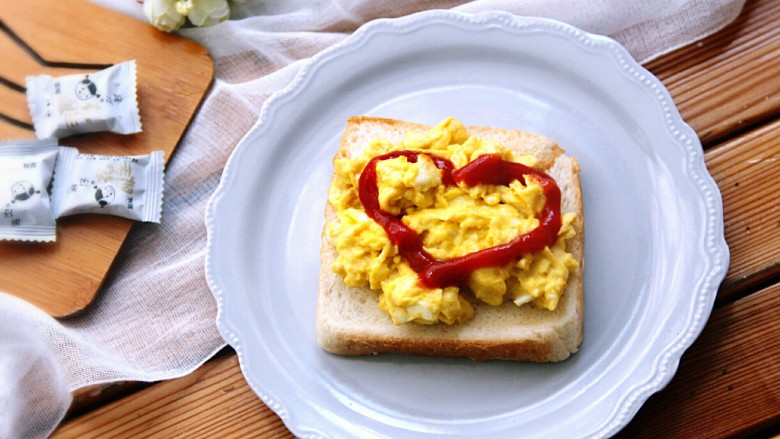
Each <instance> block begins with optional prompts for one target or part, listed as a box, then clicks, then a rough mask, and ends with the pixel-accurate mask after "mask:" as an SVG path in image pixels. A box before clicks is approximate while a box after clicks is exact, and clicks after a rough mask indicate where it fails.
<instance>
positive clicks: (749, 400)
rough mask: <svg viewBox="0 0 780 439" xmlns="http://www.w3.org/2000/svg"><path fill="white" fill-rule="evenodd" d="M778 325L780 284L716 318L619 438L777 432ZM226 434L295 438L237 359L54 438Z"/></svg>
mask: <svg viewBox="0 0 780 439" xmlns="http://www.w3.org/2000/svg"><path fill="white" fill-rule="evenodd" d="M779 320H780V284H778V285H775V286H773V287H771V288H768V289H766V290H764V291H761V292H759V293H757V294H753V295H751V296H748V297H747V298H744V299H741V300H739V301H736V302H733V303H731V304H728V305H726V306H724V307H722V308H720V309H718V310H716V311H715V312H714V313H713V316H712V318H711V319H710V321H709V323H708V324H707V327H706V328H705V330H704V332H703V333H702V335H701V336H700V337H699V339H698V340H697V341H696V342H695V343H694V345H693V347H692V348H691V349H690V350H689V351H688V352H687V353H686V354H685V355H684V356H683V359H682V361H681V364H680V369H679V371H678V374H677V376H676V377H675V378H674V379H673V381H672V383H671V384H670V385H669V386H668V387H667V389H666V390H664V391H662V392H660V393H658V394H657V395H654V396H653V397H651V398H650V400H649V401H648V402H647V403H646V404H645V406H644V407H643V408H642V409H641V410H640V412H639V414H638V416H637V417H636V418H635V420H634V421H633V422H631V424H630V425H629V426H628V427H627V428H626V429H625V430H624V431H623V432H621V437H626V438H634V437H685V438H695V437H701V438H714V437H724V436H726V435H729V434H733V433H739V432H742V433H744V432H746V431H753V430H758V429H761V428H764V427H766V426H770V425H773V424H774V423H777V422H780V409H779V408H780V368H779V367H776V361H777V358H778V355H780V325H777V324H776V323H777V321H779ZM746 407H750V410H745V408H746ZM661 419H662V420H663V422H659V420H661ZM228 432H229V433H231V434H236V435H238V436H241V435H244V434H247V433H249V432H251V433H252V434H253V435H257V436H266V435H267V436H273V437H289V436H290V434H289V432H288V431H287V430H286V428H285V427H284V424H283V423H282V422H281V420H280V419H279V418H278V417H277V416H276V415H275V414H273V413H272V412H271V411H270V409H269V408H268V407H267V406H265V405H264V404H262V403H261V402H260V400H259V399H258V398H257V397H256V396H255V395H254V393H253V392H252V390H251V389H250V388H249V386H248V385H247V384H246V381H245V380H244V379H243V375H242V374H241V369H240V367H239V365H238V359H237V356H236V355H235V353H231V354H230V355H228V356H225V357H220V358H216V359H215V360H213V361H211V362H209V363H207V364H206V365H204V366H203V367H202V368H200V369H199V370H197V371H196V372H194V373H193V374H192V375H189V376H186V377H184V378H179V379H176V380H171V381H166V382H162V383H158V384H156V385H154V386H152V387H149V388H147V389H144V390H142V391H140V392H138V393H135V394H133V395H130V396H128V397H125V398H123V399H121V400H119V401H116V402H113V403H111V404H108V405H106V406H104V407H101V408H100V409H98V410H95V411H93V412H90V413H88V414H85V415H83V416H80V417H77V418H74V419H71V420H69V421H67V422H66V423H64V424H63V425H62V426H61V428H59V429H58V430H57V431H56V432H55V434H54V436H53V437H55V438H71V437H85V438H90V437H117V438H119V437H121V438H125V437H139V436H148V435H157V436H162V437H170V436H176V435H179V436H183V437H193V436H205V437H213V436H220V437H222V435H224V434H226V433H228Z"/></svg>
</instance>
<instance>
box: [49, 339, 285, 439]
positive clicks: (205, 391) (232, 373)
mask: <svg viewBox="0 0 780 439" xmlns="http://www.w3.org/2000/svg"><path fill="white" fill-rule="evenodd" d="M250 436H251V437H275V438H277V437H278V438H283V437H289V438H291V437H294V436H293V435H292V434H291V433H290V432H289V431H288V430H287V428H286V427H285V426H284V424H283V423H282V421H281V419H279V417H278V416H277V415H276V414H275V413H274V412H273V411H271V409H269V408H268V407H267V406H266V405H265V404H263V403H262V402H261V401H260V399H258V398H257V396H256V395H255V394H254V392H253V391H252V389H250V388H249V386H248V385H247V384H246V381H245V380H244V377H243V375H242V374H241V369H240V367H239V365H238V357H237V356H236V355H235V353H233V352H232V351H231V354H230V355H228V356H222V357H218V358H216V359H214V360H212V361H210V362H208V363H206V364H205V365H203V366H202V367H201V368H199V369H198V370H196V371H195V372H193V373H192V374H190V375H187V376H185V377H183V378H179V379H175V380H171V381H166V382H163V383H159V384H156V385H153V386H151V387H148V388H146V389H143V390H141V391H139V392H137V393H134V394H132V395H130V396H127V397H125V398H122V399H120V400H118V401H115V402H113V403H111V404H108V405H106V406H104V407H101V408H99V409H97V410H94V411H91V412H89V413H87V414H84V415H82V416H79V417H77V418H74V419H71V420H69V421H66V422H65V423H63V424H62V425H61V426H60V428H59V429H57V431H55V432H54V435H53V436H52V437H53V438H103V437H112V438H142V437H143V438H146V437H219V438H223V437H224V438H229V437H250Z"/></svg>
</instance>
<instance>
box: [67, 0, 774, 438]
mask: <svg viewBox="0 0 780 439" xmlns="http://www.w3.org/2000/svg"><path fill="white" fill-rule="evenodd" d="M778 60H780V2H777V1H769V0H761V1H748V2H747V3H746V4H745V9H744V11H743V13H742V15H741V16H740V17H739V19H737V20H736V22H735V23H733V24H732V25H730V26H728V27H727V28H725V29H723V30H722V31H720V32H718V33H716V34H715V35H712V36H711V37H709V38H706V39H704V40H703V41H701V42H697V43H693V44H691V45H689V46H687V47H684V48H681V49H679V50H677V51H674V52H672V53H670V54H667V55H665V56H663V57H661V58H659V59H657V60H655V61H653V62H651V63H649V64H648V65H647V67H648V68H649V69H650V70H651V71H652V72H653V73H654V74H656V75H657V76H658V77H659V78H660V79H661V80H662V81H663V82H664V83H665V85H666V86H667V87H668V88H669V90H670V92H671V94H672V96H673V98H674V100H675V102H676V103H677V104H678V106H679V108H680V111H681V113H682V115H683V117H684V118H685V119H686V120H687V121H688V122H689V123H690V124H691V125H692V126H693V127H694V129H695V130H696V131H697V133H698V134H699V135H700V137H701V138H702V141H703V143H704V144H705V147H706V148H707V151H706V153H705V161H706V163H707V167H708V169H709V170H710V172H711V174H712V175H713V178H714V179H715V181H716V182H717V184H718V186H719V187H720V190H721V193H722V196H723V204H724V216H725V233H726V240H727V242H728V244H729V248H730V251H731V264H730V269H729V272H728V274H727V276H726V279H725V280H724V282H723V284H722V285H721V288H720V291H719V295H718V301H717V302H716V308H715V310H714V311H713V314H712V316H711V318H710V320H709V322H708V324H707V326H706V328H705V330H704V332H703V333H702V334H701V336H700V337H699V338H698V339H697V340H696V342H695V343H694V345H693V346H692V347H691V348H690V349H689V350H688V351H687V352H686V353H685V355H684V356H683V358H682V361H681V363H680V366H679V369H678V372H677V374H676V376H675V378H674V379H673V380H672V381H671V383H670V384H669V385H668V386H667V387H666V389H664V390H662V391H661V392H659V393H657V394H656V395H654V396H652V397H651V398H650V399H649V400H648V401H647V403H646V404H644V405H643V407H642V408H641V409H640V411H639V413H638V414H637V416H636V417H635V418H634V419H633V421H632V422H631V423H630V424H629V425H628V426H627V427H626V429H624V431H622V432H620V433H619V434H618V437H619V438H634V437H662V438H698V437H701V438H727V437H729V438H731V437H748V436H751V435H752V437H762V438H763V437H772V436H776V435H777V432H778V429H779V428H780V367H778V366H777V364H778V363H780V325H778V324H777V322H778V321H779V320H780V269H779V268H778V267H780V250H779V249H780V201H779V200H780V196H778V189H780V184H779V183H777V182H778V177H780V175H778V173H780V171H779V170H778V169H780V166H778V164H779V163H780V160H778V159H780V82H778V78H780V62H778ZM196 374H198V375H197V378H192V377H185V378H181V379H179V380H172V381H167V382H162V383H157V384H155V385H153V386H151V387H149V388H147V389H144V390H142V391H140V392H138V393H135V394H132V395H129V396H126V397H125V398H123V399H122V400H120V401H116V402H112V403H109V404H106V405H104V406H103V407H101V408H100V409H99V410H97V411H92V412H89V413H87V414H86V415H81V416H77V417H74V418H72V419H70V420H68V421H67V422H66V423H65V424H64V425H63V427H62V428H61V429H60V430H58V432H57V434H56V435H55V437H75V436H74V435H75V433H77V432H79V433H85V432H88V431H89V430H90V428H101V429H103V430H101V431H110V432H113V433H118V434H117V435H116V436H117V437H132V436H133V435H132V434H124V432H122V430H120V429H121V425H122V424H123V423H127V422H131V421H133V420H134V419H136V417H140V419H142V421H141V423H146V425H152V426H155V425H164V426H165V430H163V431H164V432H165V433H166V434H168V435H181V436H199V435H205V436H209V435H213V434H221V433H236V432H252V433H251V436H254V437H276V436H281V437H289V432H288V431H287V430H286V429H285V428H284V425H283V423H282V421H281V420H280V419H279V418H278V417H276V416H275V415H273V414H272V412H271V411H270V409H269V408H268V407H266V406H265V405H262V404H259V405H251V407H247V405H250V404H251V403H250V402H249V401H251V400H252V399H251V395H252V393H251V389H249V387H248V386H247V385H246V383H245V381H243V380H241V379H239V378H240V377H241V371H240V368H239V366H238V364H237V362H236V356H235V354H234V353H232V351H229V353H228V354H227V355H223V356H220V357H218V358H215V359H214V360H212V361H210V362H209V363H207V364H206V365H205V366H204V367H203V368H201V369H200V370H199V371H198V372H196ZM225 383H227V385H228V386H230V388H231V391H230V392H229V396H228V397H225V396H226V395H225V392H224V391H222V390H221V389H222V387H221V386H222V385H224V384H225ZM200 392H205V394H204V395H203V396H201V398H202V399H203V400H206V401H215V400H217V399H218V398H221V397H225V399H220V406H219V408H212V409H211V412H209V413H211V414H212V415H213V417H212V416H207V415H205V414H201V413H202V412H200V409H199V404H200V401H198V400H195V399H187V398H188V395H192V394H194V393H195V394H200ZM161 398H170V399H171V400H185V401H188V402H184V403H182V404H179V405H177V406H176V411H175V413H174V414H172V415H171V416H167V415H161V414H160V412H159V411H158V410H152V411H151V412H148V413H147V412H140V413H139V411H138V409H136V408H134V407H142V406H143V405H144V404H143V402H144V401H146V402H148V403H151V401H154V400H155V399H161ZM247 398H249V399H247ZM254 401H255V402H256V401H257V400H256V399H255V400H254ZM188 412H189V413H193V418H194V420H193V421H192V422H190V421H187V420H184V419H183V416H184V415H183V413H188ZM229 412H235V413H237V415H236V417H235V418H229V417H228V416H226V415H224V414H225V413H229ZM112 418H113V419H117V421H112V420H111V419H112ZM176 419H179V421H176ZM212 420H213V422H210V421H212ZM133 422H134V421H133ZM204 425H205V426H204ZM85 434H86V433H85ZM236 435H241V434H239V433H236Z"/></svg>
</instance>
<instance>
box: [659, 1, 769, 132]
mask: <svg viewBox="0 0 780 439" xmlns="http://www.w3.org/2000/svg"><path fill="white" fill-rule="evenodd" d="M778 21H780V2H777V1H774V0H749V1H748V2H747V3H746V4H745V7H744V9H743V12H742V14H741V15H740V16H739V17H738V18H737V19H736V20H735V21H734V22H733V23H731V24H730V25H729V26H727V27H726V28H724V29H723V30H721V31H720V32H717V33H716V34H714V35H712V36H710V37H708V38H705V39H703V40H702V41H700V42H696V43H693V44H690V45H688V46H686V47H684V48H682V49H680V50H676V51H674V52H672V53H669V54H667V55H664V56H662V57H660V58H658V59H656V60H654V61H652V62H650V63H648V64H647V66H646V67H647V68H648V70H650V71H651V72H653V74H655V75H656V76H657V77H658V78H659V79H661V81H662V82H663V83H664V84H665V85H666V86H667V88H668V89H669V92H670V93H671V95H672V97H673V98H674V101H675V103H676V104H677V107H678V108H679V110H680V113H681V114H682V115H683V118H684V119H685V120H686V121H687V122H688V123H689V124H690V125H691V126H692V127H693V129H694V130H696V132H697V133H698V134H699V137H700V138H701V140H702V143H703V144H704V145H705V146H710V145H714V144H716V143H718V142H721V141H723V140H725V139H726V138H727V137H729V136H732V135H734V134H736V133H739V132H742V131H744V130H746V129H747V128H749V127H753V126H756V125H758V124H760V123H762V122H766V121H768V120H769V119H771V118H773V117H775V116H777V115H780V26H778V25H777V23H778Z"/></svg>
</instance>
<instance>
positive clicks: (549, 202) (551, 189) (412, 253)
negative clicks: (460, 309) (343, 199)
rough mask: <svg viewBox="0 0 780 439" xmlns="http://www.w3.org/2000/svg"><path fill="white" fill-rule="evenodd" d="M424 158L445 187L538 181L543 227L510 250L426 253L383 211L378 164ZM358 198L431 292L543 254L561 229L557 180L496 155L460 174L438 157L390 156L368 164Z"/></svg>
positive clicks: (507, 247) (411, 231)
mask: <svg viewBox="0 0 780 439" xmlns="http://www.w3.org/2000/svg"><path fill="white" fill-rule="evenodd" d="M420 154H423V155H426V156H428V157H429V158H430V159H431V160H433V163H434V164H435V165H436V167H437V168H438V169H440V170H441V171H442V182H443V183H444V184H445V185H455V184H457V183H464V184H466V185H467V186H475V185H477V184H495V185H503V186H507V185H509V184H510V183H511V182H513V181H514V180H518V181H520V183H522V184H525V177H524V176H525V175H532V176H534V177H535V178H536V180H537V181H538V184H539V186H541V188H542V192H543V193H544V196H545V204H544V208H543V209H542V213H541V218H540V219H539V226H537V227H536V228H535V229H533V230H532V231H530V232H528V233H526V234H523V235H520V236H518V237H517V238H515V239H513V240H511V241H509V242H507V243H505V244H501V245H497V246H495V247H490V248H486V249H483V250H479V251H476V252H473V253H469V254H467V255H464V256H460V257H456V258H451V259H445V260H439V259H436V258H434V257H433V256H431V254H430V253H428V252H427V251H425V249H424V248H423V245H422V240H421V239H420V236H419V235H418V234H417V232H416V231H414V229H412V228H411V227H409V226H407V225H406V224H404V222H403V221H401V217H400V216H395V215H393V214H391V213H388V212H386V211H384V210H382V209H381V208H380V206H379V186H378V184H377V176H376V165H377V163H379V162H380V161H382V160H388V159H393V158H397V157H401V156H403V157H406V159H407V160H408V161H409V162H410V163H416V162H417V158H418V157H419V156H420ZM358 193H359V196H360V202H361V203H363V208H364V209H365V211H366V214H367V215H368V216H369V218H371V219H373V220H374V221H376V222H377V224H379V225H380V226H382V228H383V229H384V230H385V232H387V236H388V237H389V238H390V242H392V243H393V244H394V245H395V246H397V247H398V252H399V253H400V254H401V256H403V257H404V258H406V260H407V261H408V262H409V265H410V266H411V267H412V269H413V270H414V271H416V272H417V273H418V274H419V276H420V281H421V282H422V284H423V285H425V286H427V287H429V288H443V287H446V286H454V285H459V284H462V283H463V282H465V281H466V279H467V278H468V276H469V275H470V274H471V273H472V272H473V271H474V270H477V269H479V268H485V267H497V266H501V265H506V264H508V263H510V262H512V261H513V260H514V259H516V258H517V257H519V256H521V255H522V254H526V253H534V252H538V251H541V250H543V249H544V248H545V247H548V246H551V245H553V244H554V243H555V241H556V239H557V238H558V231H559V230H560V229H561V190H560V188H558V184H557V183H555V180H553V179H552V177H550V176H549V175H547V174H546V173H544V172H542V171H538V170H536V169H534V168H531V167H529V166H525V165H523V164H521V163H515V162H508V161H505V160H502V159H501V157H500V156H498V155H497V154H485V155H482V156H480V157H478V158H477V159H475V160H473V161H472V162H471V163H469V164H467V165H466V166H464V167H462V168H460V169H455V165H453V163H452V162H451V161H449V160H447V159H445V158H443V157H439V156H436V155H434V154H428V153H424V152H417V151H393V152H389V153H387V154H383V155H380V156H377V157H374V158H373V159H371V160H370V161H369V162H368V164H366V167H365V168H364V169H363V172H362V173H361V174H360V179H359V181H358Z"/></svg>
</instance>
